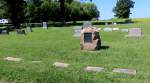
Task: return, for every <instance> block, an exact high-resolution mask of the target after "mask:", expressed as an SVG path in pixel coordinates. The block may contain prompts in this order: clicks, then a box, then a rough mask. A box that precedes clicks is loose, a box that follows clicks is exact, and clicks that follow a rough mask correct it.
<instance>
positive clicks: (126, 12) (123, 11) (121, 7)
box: [113, 0, 135, 18]
mask: <svg viewBox="0 0 150 83" xmlns="http://www.w3.org/2000/svg"><path fill="white" fill-rule="evenodd" d="M134 3H135V2H133V1H132V0H118V1H117V3H116V7H114V9H113V12H114V13H115V16H116V17H118V18H129V16H130V14H131V11H130V8H133V7H134Z"/></svg>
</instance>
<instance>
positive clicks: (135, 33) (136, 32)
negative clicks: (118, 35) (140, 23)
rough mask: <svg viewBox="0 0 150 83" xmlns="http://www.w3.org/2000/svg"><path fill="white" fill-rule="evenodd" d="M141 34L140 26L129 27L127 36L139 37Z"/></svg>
mask: <svg viewBox="0 0 150 83" xmlns="http://www.w3.org/2000/svg"><path fill="white" fill-rule="evenodd" d="M141 36H142V30H141V28H131V29H129V34H128V35H127V37H141Z"/></svg>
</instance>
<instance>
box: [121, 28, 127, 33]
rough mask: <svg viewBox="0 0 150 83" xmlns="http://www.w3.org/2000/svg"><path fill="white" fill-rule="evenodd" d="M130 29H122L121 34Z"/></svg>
mask: <svg viewBox="0 0 150 83" xmlns="http://www.w3.org/2000/svg"><path fill="white" fill-rule="evenodd" d="M128 31H129V30H128V29H121V32H128Z"/></svg>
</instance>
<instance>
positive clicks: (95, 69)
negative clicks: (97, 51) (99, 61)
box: [85, 66, 104, 72]
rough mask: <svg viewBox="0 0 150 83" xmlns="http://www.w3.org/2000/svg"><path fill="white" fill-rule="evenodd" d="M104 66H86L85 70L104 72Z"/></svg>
mask: <svg viewBox="0 0 150 83" xmlns="http://www.w3.org/2000/svg"><path fill="white" fill-rule="evenodd" d="M103 70H104V68H102V67H93V66H87V67H86V68H85V71H91V72H102V71H103Z"/></svg>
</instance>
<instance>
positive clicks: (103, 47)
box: [100, 46, 110, 50]
mask: <svg viewBox="0 0 150 83" xmlns="http://www.w3.org/2000/svg"><path fill="white" fill-rule="evenodd" d="M108 48H110V47H109V46H101V47H100V50H101V49H104V50H106V49H108Z"/></svg>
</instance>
